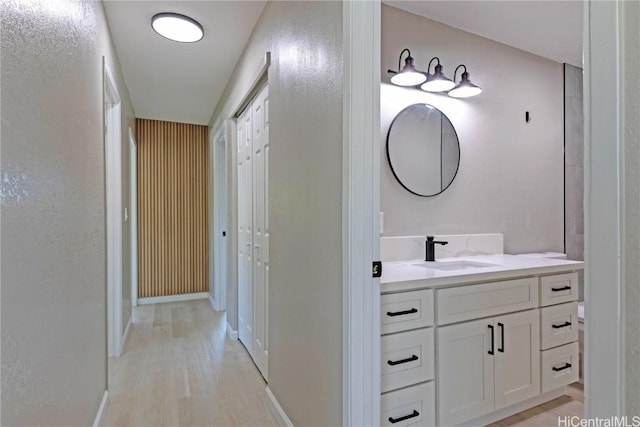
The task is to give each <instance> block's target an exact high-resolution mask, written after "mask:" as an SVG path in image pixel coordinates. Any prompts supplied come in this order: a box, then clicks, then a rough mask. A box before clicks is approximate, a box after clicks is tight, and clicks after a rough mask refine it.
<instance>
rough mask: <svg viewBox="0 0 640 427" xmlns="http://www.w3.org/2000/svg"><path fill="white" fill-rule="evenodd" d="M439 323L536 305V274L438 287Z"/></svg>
mask: <svg viewBox="0 0 640 427" xmlns="http://www.w3.org/2000/svg"><path fill="white" fill-rule="evenodd" d="M436 299H437V304H438V322H437V323H438V324H439V325H446V324H447V323H454V322H461V321H464V320H470V319H478V318H481V317H487V316H494V315H496V314H502V313H509V312H512V311H520V310H528V309H530V308H536V307H538V280H537V278H535V277H527V278H524V279H515V280H503V281H500V282H491V283H482V284H479V285H468V286H459V287H455V288H447V289H438V290H437V292H436Z"/></svg>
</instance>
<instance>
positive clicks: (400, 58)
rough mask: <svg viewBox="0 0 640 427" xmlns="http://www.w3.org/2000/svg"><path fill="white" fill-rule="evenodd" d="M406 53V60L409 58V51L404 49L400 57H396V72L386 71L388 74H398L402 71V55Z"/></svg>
mask: <svg viewBox="0 0 640 427" xmlns="http://www.w3.org/2000/svg"><path fill="white" fill-rule="evenodd" d="M405 52H407V54H408V55H407V58H411V51H410V50H409V49H408V48H406V49H404V50H403V51H402V52H400V56H399V57H398V71H396V70H387V73H389V74H398V73H399V72H400V70H402V55H404V53H405Z"/></svg>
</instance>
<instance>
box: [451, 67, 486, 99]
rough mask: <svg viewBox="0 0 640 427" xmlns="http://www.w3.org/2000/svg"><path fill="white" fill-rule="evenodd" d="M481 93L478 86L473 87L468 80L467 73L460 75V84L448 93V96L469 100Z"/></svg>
mask: <svg viewBox="0 0 640 427" xmlns="http://www.w3.org/2000/svg"><path fill="white" fill-rule="evenodd" d="M481 92H482V89H481V88H480V87H479V86H476V85H474V84H473V83H471V81H470V80H469V73H467V72H466V71H465V72H464V73H462V78H461V80H460V83H459V84H458V85H457V86H456V87H454V88H453V89H451V90H450V91H449V96H451V97H453V98H470V97H472V96H476V95H478V94H480V93H481Z"/></svg>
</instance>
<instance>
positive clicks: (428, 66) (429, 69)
mask: <svg viewBox="0 0 640 427" xmlns="http://www.w3.org/2000/svg"><path fill="white" fill-rule="evenodd" d="M434 59H437V60H438V64H437V65H436V67H437V66H438V65H440V58H438V57H437V56H434V57H433V58H431V61H429V65H427V74H429V71H431V63H432V62H433V60H434Z"/></svg>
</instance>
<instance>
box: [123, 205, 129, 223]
mask: <svg viewBox="0 0 640 427" xmlns="http://www.w3.org/2000/svg"><path fill="white" fill-rule="evenodd" d="M128 220H129V211H127V208H126V207H125V208H124V222H127V221H128Z"/></svg>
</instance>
